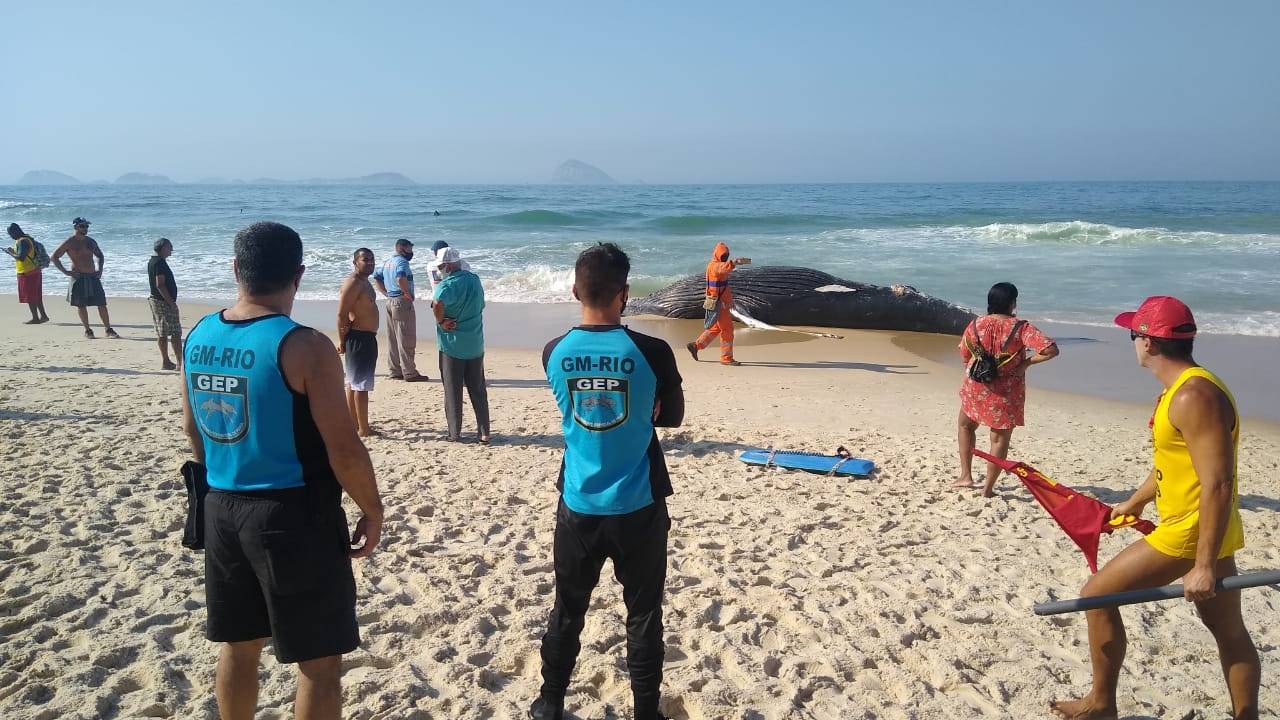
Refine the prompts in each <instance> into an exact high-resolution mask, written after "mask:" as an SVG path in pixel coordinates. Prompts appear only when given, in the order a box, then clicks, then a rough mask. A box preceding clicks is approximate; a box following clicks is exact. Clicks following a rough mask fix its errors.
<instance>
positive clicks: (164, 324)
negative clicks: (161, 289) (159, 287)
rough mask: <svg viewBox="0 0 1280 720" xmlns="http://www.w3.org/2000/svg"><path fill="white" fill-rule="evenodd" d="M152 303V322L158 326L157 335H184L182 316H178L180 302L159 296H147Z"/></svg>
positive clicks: (165, 336) (164, 336)
mask: <svg viewBox="0 0 1280 720" xmlns="http://www.w3.org/2000/svg"><path fill="white" fill-rule="evenodd" d="M147 301H148V302H149V303H150V304H151V322H152V324H154V325H155V326H156V337H162V338H167V337H182V318H181V317H179V316H178V304H177V303H168V302H165V301H164V300H161V299H159V298H147Z"/></svg>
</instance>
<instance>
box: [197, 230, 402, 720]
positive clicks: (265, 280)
mask: <svg viewBox="0 0 1280 720" xmlns="http://www.w3.org/2000/svg"><path fill="white" fill-rule="evenodd" d="M235 255H236V259H235V264H234V266H233V267H234V270H235V275H236V281H237V283H238V284H239V298H238V299H237V301H236V304H235V305H233V306H231V307H229V308H227V309H225V310H222V311H220V312H216V313H213V314H212V315H208V316H206V317H204V318H203V319H201V320H200V322H198V323H196V326H195V328H193V329H192V330H191V334H190V335H188V336H187V342H186V344H185V345H184V349H183V352H184V353H185V355H186V361H185V362H184V363H183V393H182V415H183V421H184V422H183V427H184V429H185V431H186V434H187V438H188V440H189V441H190V443H191V451H192V454H193V455H194V456H195V462H196V463H198V464H199V465H198V466H199V467H203V468H204V469H205V473H206V475H207V480H208V485H209V492H208V494H207V495H206V496H205V498H204V525H203V534H204V550H205V553H204V573H205V581H204V582H205V584H204V587H205V602H206V606H207V611H208V622H207V625H206V633H207V635H208V638H209V640H212V641H213V642H220V643H224V645H223V646H222V650H221V653H220V655H219V658H218V673H217V683H216V688H215V692H216V695H217V702H218V712H219V715H220V717H222V718H223V719H224V720H250V719H251V718H253V717H254V711H255V706H256V704H257V699H258V664H259V656H260V654H261V652H262V648H263V645H264V644H265V643H266V640H267V638H271V639H272V641H273V644H274V647H275V653H276V658H277V659H278V660H279V661H280V662H281V663H297V664H298V690H297V698H296V700H295V706H294V707H295V712H296V713H297V716H298V717H300V718H301V717H305V718H315V719H321V718H324V719H329V718H333V719H334V720H336V718H338V717H339V716H340V715H341V710H342V688H341V680H340V679H341V675H342V655H343V653H348V652H351V651H352V650H354V649H356V647H357V646H358V645H359V643H360V635H359V630H358V628H357V625H356V610H355V602H356V587H355V580H354V578H353V576H352V573H351V558H360V557H366V556H368V555H369V554H370V553H371V552H373V549H374V547H376V546H377V544H378V538H379V536H380V534H381V528H382V500H381V499H380V497H379V495H378V487H377V484H376V483H375V482H374V476H373V464H372V463H371V462H370V460H369V453H368V451H367V450H365V447H364V445H363V444H361V442H360V439H359V438H358V437H356V427H355V424H354V423H353V422H352V420H351V415H350V414H348V412H347V404H346V399H345V397H344V396H343V392H342V366H341V364H340V363H339V362H338V355H337V353H336V352H334V347H333V343H332V342H331V341H330V340H329V338H328V337H326V336H325V335H324V334H323V333H319V332H316V331H315V330H312V329H311V328H308V327H303V326H301V325H299V324H297V323H296V322H294V321H293V320H292V319H290V317H289V313H290V311H291V310H292V309H293V299H294V296H295V295H296V294H297V292H298V284H299V283H300V282H301V280H302V273H303V271H304V270H305V269H306V268H305V267H304V266H303V265H302V240H301V238H299V237H298V233H296V232H294V231H293V230H292V229H291V228H289V227H286V226H284V225H281V224H279V223H271V222H260V223H255V224H253V225H250V226H249V227H247V228H245V229H244V230H241V231H240V233H239V234H237V235H236V240H235ZM344 490H345V491H346V492H347V494H348V495H350V496H351V499H352V500H354V501H355V503H356V505H357V506H358V507H359V508H360V511H361V512H362V513H363V516H362V517H361V518H360V520H359V521H358V522H357V523H356V526H355V530H354V531H353V532H351V533H348V531H347V519H346V515H345V514H344V513H343V510H342V492H343V491H344ZM352 545H358V546H359V547H357V548H354V549H353V548H352Z"/></svg>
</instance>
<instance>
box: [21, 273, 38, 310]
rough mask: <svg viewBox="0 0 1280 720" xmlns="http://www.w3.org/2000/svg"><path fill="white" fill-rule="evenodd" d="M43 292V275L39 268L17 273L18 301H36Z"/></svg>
mask: <svg viewBox="0 0 1280 720" xmlns="http://www.w3.org/2000/svg"><path fill="white" fill-rule="evenodd" d="M43 294H44V277H43V273H41V272H40V271H39V270H32V271H31V272H25V273H20V274H19V275H18V302H20V303H24V304H26V303H38V302H40V296H41V295H43Z"/></svg>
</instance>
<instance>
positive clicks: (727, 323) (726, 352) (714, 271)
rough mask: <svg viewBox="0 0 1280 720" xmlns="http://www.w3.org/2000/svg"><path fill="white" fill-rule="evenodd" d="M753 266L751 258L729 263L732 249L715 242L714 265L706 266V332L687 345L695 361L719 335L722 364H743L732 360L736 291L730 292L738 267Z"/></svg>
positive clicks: (711, 263)
mask: <svg viewBox="0 0 1280 720" xmlns="http://www.w3.org/2000/svg"><path fill="white" fill-rule="evenodd" d="M750 264H751V258H738V259H737V260H730V259H729V246H728V245H725V244H724V243H716V249H715V250H713V251H711V262H709V263H707V298H706V300H705V301H704V302H703V304H702V309H703V310H705V311H706V322H704V323H703V328H705V329H704V330H703V331H702V334H701V335H699V336H698V339H697V340H695V341H693V342H691V343H689V344H688V345H685V348H686V349H687V350H688V351H689V354H690V355H692V356H693V359H694V360H697V359H698V351H699V350H702V349H705V348H706V347H707V346H708V345H710V344H711V341H712V340H715V339H716V336H717V335H719V336H720V364H721V365H741V364H742V363H740V362H738V361H737V360H734V359H733V313H732V312H731V311H732V310H733V292H732V291H731V290H730V289H729V274H730V273H732V272H733V269H734V268H736V267H738V266H739V265H750Z"/></svg>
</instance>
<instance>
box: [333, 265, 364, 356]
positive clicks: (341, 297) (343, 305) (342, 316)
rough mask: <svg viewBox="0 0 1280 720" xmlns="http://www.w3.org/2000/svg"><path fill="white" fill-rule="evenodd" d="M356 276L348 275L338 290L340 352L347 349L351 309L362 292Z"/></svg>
mask: <svg viewBox="0 0 1280 720" xmlns="http://www.w3.org/2000/svg"><path fill="white" fill-rule="evenodd" d="M357 289H358V288H357V286H356V281H355V278H352V277H348V278H347V279H346V282H344V283H342V290H340V291H339V292H338V352H344V351H346V349H347V331H348V330H350V329H351V310H352V309H353V308H354V307H355V304H356V300H358V299H359V297H360V293H358V292H356V291H357Z"/></svg>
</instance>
